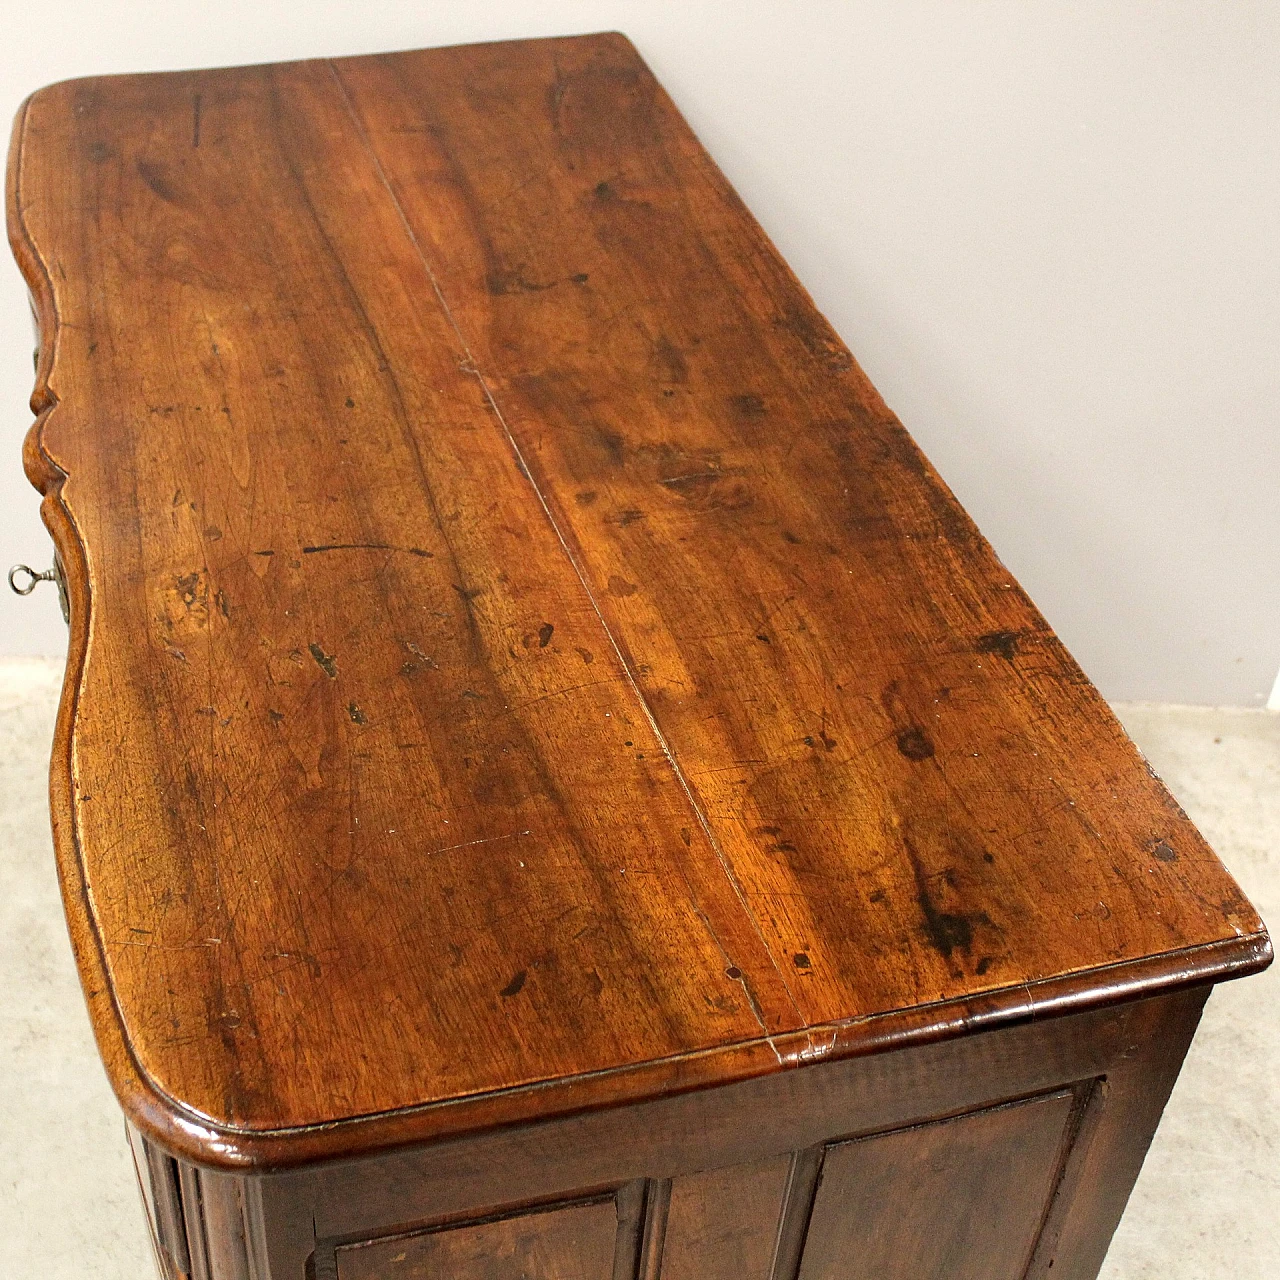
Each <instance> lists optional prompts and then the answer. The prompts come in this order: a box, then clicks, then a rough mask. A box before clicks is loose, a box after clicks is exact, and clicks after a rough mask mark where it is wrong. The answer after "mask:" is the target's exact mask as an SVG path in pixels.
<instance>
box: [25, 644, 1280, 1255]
mask: <svg viewBox="0 0 1280 1280" xmlns="http://www.w3.org/2000/svg"><path fill="white" fill-rule="evenodd" d="M60 678H61V664H60V663H48V662H37V661H24V660H0V796H2V797H3V805H0V859H2V860H0V1082H2V1083H3V1088H2V1089H0V1179H2V1182H3V1188H4V1190H3V1194H2V1195H0V1277H4V1278H5V1280H73V1277H74V1280H83V1277H85V1276H93V1277H96V1280H144V1278H146V1277H149V1276H151V1274H152V1271H151V1268H152V1263H151V1257H150V1245H149V1243H148V1240H147V1235H146V1231H145V1228H144V1226H143V1219H142V1214H141V1210H140V1208H139V1204H138V1196H137V1190H136V1186H135V1182H134V1174H133V1169H132V1166H131V1164H130V1161H129V1157H128V1154H127V1149H126V1146H125V1141H124V1133H123V1128H122V1122H121V1119H120V1115H119V1112H118V1111H117V1109H116V1105H115V1101H114V1099H113V1098H112V1096H111V1091H110V1089H109V1088H108V1087H107V1083H106V1079H105V1077H104V1075H103V1072H102V1068H101V1066H100V1065H99V1063H98V1058H97V1055H96V1052H95V1050H94V1046H93V1040H92V1037H91V1035H90V1032H89V1024H88V1019H87V1017H86V1015H85V1011H84V1005H83V1003H82V1002H81V999H80V991H79V987H78V985H77V982H76V978H75V970H74V966H73V963H72V959H71V950H70V946H69V944H68V942H67V936H66V932H65V929H64V928H63V924H62V912H61V904H60V902H59V899H58V889H57V883H56V880H55V877H54V867H53V855H52V851H51V849H50V843H49V825H48V815H47V811H46V807H45V806H46V796H45V776H46V770H47V761H48V754H49V739H50V735H51V732H52V724H53V714H54V707H55V703H56V700H57V696H58V689H59V683H60ZM1117 711H1118V712H1119V715H1120V718H1121V719H1122V720H1123V721H1124V724H1125V726H1126V728H1128V730H1129V732H1130V733H1131V734H1132V736H1133V737H1134V739H1135V740H1136V741H1137V742H1138V743H1139V744H1140V745H1141V746H1142V748H1143V750H1144V751H1145V752H1146V753H1147V755H1148V757H1149V758H1150V760H1151V761H1152V763H1153V764H1154V766H1155V767H1156V769H1157V770H1158V771H1159V773H1160V774H1161V775H1162V776H1163V777H1164V778H1165V780H1166V781H1167V782H1168V784H1169V786H1170V787H1171V788H1172V790H1173V792H1174V794H1175V795H1176V796H1177V797H1178V799H1179V800H1180V801H1181V802H1182V803H1183V805H1184V806H1185V807H1186V809H1187V811H1188V812H1189V813H1190V814H1191V816H1192V818H1193V819H1194V820H1195V821H1196V822H1197V823H1198V824H1199V825H1200V827H1201V829H1202V830H1203V831H1204V833H1205V835H1206V836H1207V837H1208V838H1209V840H1210V842H1211V843H1212V844H1213V845H1214V847H1215V848H1216V849H1217V850H1218V852H1219V853H1220V854H1221V855H1222V857H1223V859H1224V860H1225V861H1226V863H1227V865H1228V866H1229V867H1230V868H1231V870H1232V872H1234V874H1235V875H1236V877H1237V879H1238V880H1239V881H1240V883H1241V885H1242V886H1243V887H1244V889H1245V892H1246V893H1248V895H1249V896H1250V898H1252V900H1253V902H1254V904H1255V905H1256V906H1257V907H1258V909H1259V911H1261V913H1262V915H1263V917H1264V918H1266V919H1268V920H1269V921H1270V922H1271V924H1272V925H1273V926H1274V927H1276V928H1277V929H1278V930H1280V714H1275V713H1268V712H1262V711H1236V710H1212V709H1207V708H1193V707H1166V706H1142V705H1128V706H1120V707H1118V708H1117ZM1278 1062H1280V965H1277V966H1276V967H1275V968H1273V969H1271V970H1269V971H1268V972H1267V973H1265V974H1263V975H1262V976H1261V977H1257V978H1251V979H1248V980H1247V981H1244V982H1238V983H1229V984H1227V985H1226V986H1224V987H1221V988H1219V989H1218V991H1217V992H1216V993H1215V994H1214V995H1213V997H1212V999H1211V1000H1210V1001H1209V1006H1208V1008H1207V1009H1206V1011H1205V1016H1204V1020H1203V1022H1202V1023H1201V1026H1200V1031H1199V1033H1198V1034H1197V1036H1196V1040H1195V1043H1194V1044H1193V1045H1192V1048H1191V1053H1190V1055H1189V1057H1188V1059H1187V1063H1186V1066H1185V1068H1184V1069H1183V1073H1182V1076H1181V1078H1180V1080H1179V1081H1178V1085H1177V1088H1176V1089H1175V1091H1174V1094H1173V1099H1172V1101H1171V1102H1170V1104H1169V1109H1168V1111H1167V1112H1166V1114H1165V1118H1164V1121H1163V1123H1162V1124H1161V1126H1160V1131H1159V1133H1158V1134H1157V1135H1156V1140H1155V1144H1154V1145H1153V1147H1152V1149H1151V1153H1150V1155H1149V1156H1148V1158H1147V1163H1146V1167H1145V1168H1144V1169H1143V1172H1142V1177H1141V1178H1140V1180H1139V1182H1138V1186H1137V1189H1136V1190H1135V1192H1134V1195H1133V1199H1132V1200H1131V1202H1130V1205H1129V1209H1128V1212H1127V1214H1126V1215H1125V1219H1124V1221H1123V1223H1122V1224H1121V1226H1120V1230H1119V1232H1118V1233H1117V1235H1116V1238H1115V1241H1114V1243H1113V1244H1112V1247H1111V1253H1110V1256H1109V1257H1108V1259H1107V1263H1106V1266H1105V1267H1104V1269H1103V1273H1102V1274H1103V1277H1104V1278H1105V1280H1157V1278H1158V1280H1216V1278H1217V1277H1222V1280H1236V1277H1240V1276H1247V1277H1248V1278H1249V1280H1274V1278H1276V1277H1280V1067H1278V1066H1277V1063H1278Z"/></svg>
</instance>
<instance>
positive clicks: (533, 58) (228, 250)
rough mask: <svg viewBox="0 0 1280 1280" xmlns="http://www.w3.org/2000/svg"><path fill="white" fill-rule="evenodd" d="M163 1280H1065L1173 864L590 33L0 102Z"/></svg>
mask: <svg viewBox="0 0 1280 1280" xmlns="http://www.w3.org/2000/svg"><path fill="white" fill-rule="evenodd" d="M8 219H9V229H10V236H11V240H12V243H13V247H14V250H15V252H16V254H17V257H18V260H19V262H20V264H21V266H22V269H23V271H24V273H25V275H26V278H27V281H28V283H29V285H30V287H31V291H32V294H33V297H34V300H35V305H36V308H37V312H38V321H39V328H40V333H41V346H40V354H39V364H38V369H37V380H36V381H37V385H36V391H35V395H34V398H33V407H34V409H35V411H36V413H37V415H38V416H37V421H36V424H35V426H34V427H33V429H32V431H31V433H30V435H29V437H28V443H27V449H26V465H27V469H28V473H29V475H30V477H31V479H32V482H33V483H34V484H35V485H36V486H37V487H38V488H39V489H40V490H41V491H42V492H43V493H44V495H45V496H44V506H43V511H44V515H45V519H46V522H47V523H48V525H49V528H50V530H51V532H52V534H53V537H54V541H55V543H56V546H57V549H58V552H59V555H60V557H61V560H62V562H63V563H64V564H65V572H66V579H67V590H68V596H69V600H70V610H71V619H70V621H71V651H70V652H71V656H70V659H69V667H68V678H67V683H66V691H65V694H64V699H63V704H62V710H61V718H60V722H59V729H58V736H57V741H56V747H55V754H54V760H53V783H52V786H53V806H52V807H53V818H54V826H55V837H56V847H57V852H58V857H59V860H60V870H61V876H62V882H63V887H64V894H65V900H66V907H67V915H68V920H69V924H70V928H71V932H72V936H73V939H74V942H75V947H76V954H77V958H78V962H79V966H80V972H81V977H82V980H83V983H84V988H85V992H86V996H87V999H88V1002H89V1007H90V1011H91V1015H92V1018H93V1022H94V1026H95V1030H96V1034H97V1037H98V1043H99V1045H100V1048H101V1051H102V1055H103V1058H104V1060H105V1062H106V1065H107V1069H108V1072H109V1074H110V1077H111V1079H112V1082H113V1084H114V1087H115V1089H116V1091H117V1094H118V1095H119V1098H120V1102H121V1105H122V1106H123V1108H124V1111H125V1114H126V1116H127V1118H128V1121H129V1124H130V1126H131V1132H132V1135H133V1139H134V1146H135V1152H136V1155H137V1157H138V1165H139V1170H140V1173H141V1175H142V1183H143V1189H144V1195H145V1198H146V1200H147V1205H148V1210H149V1213H150V1216H151V1220H152V1224H153V1227H154V1231H155V1237H156V1241H157V1250H158V1256H159V1258H160V1261H161V1267H162V1270H163V1271H164V1273H165V1275H167V1276H169V1277H176V1276H179V1275H181V1276H192V1277H198V1278H199V1280H210V1278H212V1280H250V1278H252V1280H268V1278H269V1280H303V1277H315V1278H317V1280H324V1278H326V1277H328V1278H330V1280H332V1278H333V1277H341V1280H375V1278H376V1280H393V1278H394V1277H433V1278H435V1277H450V1278H457V1280H482V1278H484V1280H499V1278H500V1280H659V1278H661V1280H719V1278H723V1280H796V1277H801V1278H803V1280H825V1278H826V1277H831V1278H833V1280H834V1278H835V1277H857V1278H858V1280H863V1278H865V1280H873V1278H874V1280H886V1278H890V1277H903V1278H904V1280H906V1278H910V1280H934V1278H936V1280H968V1278H972V1280H1021V1278H1022V1277H1024V1276H1038V1277H1044V1276H1048V1275H1049V1274H1050V1269H1052V1271H1051V1274H1052V1276H1053V1277H1054V1280H1079V1278H1083V1277H1090V1276H1093V1275H1094V1274H1095V1273H1096V1271H1097V1269H1098V1266H1099V1264H1100V1262H1101V1259H1102V1256H1103V1253H1104V1252H1105V1249H1106V1246H1107V1242H1108V1240H1109V1239H1110V1235H1111V1232H1112V1230H1113V1228H1114V1226H1115V1224H1116V1222H1117V1220H1118V1218H1119V1216H1120V1213H1121V1211H1122V1209H1123V1206H1124V1202H1125V1199H1126V1197H1127V1195H1128V1192H1129V1189H1130V1187H1131V1186H1132V1183H1133V1180H1134V1178H1135V1177H1136V1176H1137V1172H1138V1169H1139V1166H1140V1164H1141V1161H1142V1157H1143V1154H1144V1152H1145V1150H1146V1147H1147V1144H1148V1142H1149V1141H1150V1138H1151V1135H1152V1133H1153V1131H1154V1128H1155V1125H1156V1123H1157V1120H1158V1118H1159V1115H1160V1112H1161V1109H1162V1107H1163V1105H1164V1102H1165V1099H1166V1098H1167V1096H1168V1092H1169V1090H1170V1088H1171V1087H1172V1084H1173V1081H1174V1078H1175V1076H1176V1074H1177V1071H1178V1068H1179V1065H1180V1063H1181V1060H1182V1056H1183V1054H1184V1052H1185V1050H1186V1047H1187V1045H1188V1043H1189V1040H1190V1037H1191V1035H1192V1033H1193V1030H1194V1027H1195V1024H1196V1020H1197V1017H1198V1014H1199V1011H1200V1008H1201V1006H1202V1004H1203V1002H1204V999H1205V997H1206V995H1207V994H1208V991H1209V989H1210V986H1211V985H1212V984H1213V983H1215V982H1217V981H1220V980H1222V979H1225V978H1229V977H1233V976H1236V975H1240V974H1244V973H1248V972H1252V971H1254V970H1257V969H1260V968H1262V967H1264V966H1265V965H1266V964H1267V963H1268V961H1269V960H1270V956H1271V951H1270V944H1269V942H1268V939H1267V935H1266V932H1265V930H1264V928H1263V926H1262V923H1261V922H1260V921H1259V919H1258V918H1257V916H1256V914H1255V913H1254V912H1253V910H1252V909H1251V907H1250V906H1249V904H1248V903H1247V902H1246V901H1245V900H1244V898H1243V897H1242V895H1241V894H1240V892H1239V890H1238V889H1237V887H1236V885H1235V884H1234V883H1233V881H1232V880H1231V878H1230V876H1229V875H1228V874H1227V873H1226V872H1225V871H1224V869H1223V868H1222V866H1221V865H1220V864H1219V863H1218V861H1217V860H1216V858H1215V857H1214V855H1213V854H1212V852H1211V851H1210V850H1209V849H1208V848H1207V847H1206V845H1205V844H1204V842H1203V840H1202V839H1201V838H1200V836H1199V835H1198V834H1197V832H1196V831H1195V830H1194V828H1193V827H1192V826H1191V825H1190V823H1189V822H1188V821H1187V819H1186V817H1185V815H1184V814H1183V813H1182V812H1181V811H1180V810H1179V809H1178V807H1177V805H1176V804H1175V803H1174V802H1173V801H1172V799H1171V798H1170V797H1169V795H1168V794H1167V792H1166V791H1165V790H1164V788H1163V787H1162V785H1161V784H1160V782H1159V781H1158V780H1157V779H1156V778H1155V777H1154V776H1153V775H1152V774H1151V772H1150V771H1149V770H1148V768H1147V767H1146V765H1145V764H1144V762H1143V761H1142V759H1141V758H1140V757H1139V755H1138V753H1137V752H1136V751H1135V750H1134V748H1133V747H1132V745H1131V744H1130V743H1129V742H1128V741H1127V739H1126V738H1125V736H1124V734H1123V732H1122V731H1121V730H1120V728H1119V726H1118V725H1117V724H1116V722H1115V720H1114V719H1113V718H1112V716H1111V715H1110V713H1109V711H1108V710H1107V708H1106V706H1105V705H1104V704H1103V703H1102V701H1101V700H1100V698H1099V697H1098V695H1097V693H1096V692H1095V691H1094V689H1093V688H1092V686H1091V685H1090V684H1089V683H1088V681H1087V680H1086V679H1085V677H1084V676H1083V675H1082V674H1081V672H1080V671H1079V669H1078V668H1077V667H1076V665H1075V664H1074V662H1073V661H1072V660H1071V658H1070V656H1069V655H1068V654H1067V653H1066V651H1065V650H1064V649H1063V647H1062V645H1061V644H1060V642H1059V641H1058V640H1057V638H1056V637H1055V636H1054V634H1053V632H1052V631H1051V630H1050V629H1049V628H1048V626H1047V625H1046V624H1045V622H1044V620H1043V619H1042V618H1041V617H1040V615H1039V614H1038V613H1037V611H1036V610H1035V608H1034V607H1033V605H1032V604H1031V603H1030V601H1029V600H1028V599H1027V597H1026V596H1025V595H1024V594H1023V593H1022V591H1021V590H1020V589H1019V587H1018V585H1017V584H1016V583H1015V582H1014V581H1013V579H1012V578H1011V576H1010V575H1009V573H1008V572H1007V570H1005V568H1004V567H1003V566H1002V565H1001V563H1000V561H999V560H998V559H997V558H996V556H995V555H994V553H993V552H992V550H991V548H990V547H989V546H988V544H987V543H986V542H985V541H984V540H983V538H982V537H981V535H980V534H979V533H978V531H977V529H976V528H975V527H974V525H973V524H972V522H971V521H970V520H969V519H968V517H967V516H966V515H965V513H964V512H963V511H962V510H961V508H960V507H959V506H958V504H957V503H956V501H955V499H954V498H953V497H952V496H951V494H950V493H949V492H948V491H947V489H946V488H945V487H944V485H943V484H942V482H941V481H940V480H939V478H938V477H937V475H936V474H935V473H934V471H933V470H932V468H931V467H930V466H929V464H928V462H927V461H926V460H925V459H924V458H923V457H922V455H921V454H920V452H919V451H918V450H917V448H916V447H915V445H914V444H913V443H912V441H911V440H910V438H909V437H908V436H907V434H906V433H905V432H904V430H903V429H902V427H901V426H900V425H899V423H898V422H897V421H896V419H895V418H894V417H893V416H892V414H891V413H890V412H889V411H888V410H887V409H886V408H885V406H884V404H883V402H882V401H881V400H880V398H879V397H878V395H877V394H876V392H875V390H874V389H873V388H872V387H871V385H870V384H869V383H868V381H867V380H866V378H865V376H864V375H863V373H862V372H861V370H860V369H859V368H858V366H857V364H856V363H855V362H854V360H853V358H852V357H851V356H850V354H849V352H848V351H847V350H846V349H845V347H844V346H843V345H842V343H841V342H840V340H839V338H838V337H837V336H836V335H835V334H834V333H833V332H832V331H831V329H830V327H829V326H828V325H827V324H826V322H825V321H824V320H823V318H822V317H821V316H820V315H819V314H818V313H817V311H816V310H815V308H814V306H813V304H812V302H811V300H810V299H809V297H808V295H807V294H806V293H805V291H804V290H803V288H802V287H801V286H800V285H799V284H798V283H797V281H796V280H795V278H794V277H793V276H792V275H791V273H790V272H789V270H788V269H787V267H786V265H785V264H784V263H783V262H782V261H781V259H780V258H779V256H778V254H777V252H776V250H775V249H774V248H773V247H772V246H771V244H770V243H769V241H768V240H767V238H766V237H765V236H764V234H763V233H762V232H761V230H760V228H759V227H758V226H757V225H756V224H755V222H754V221H753V220H752V219H751V217H750V215H749V214H748V213H747V211H746V210H745V209H744V208H743V206H742V204H741V202H740V201H739V200H738V198H737V197H736V196H735V194H734V192H733V191H732V189H731V188H730V187H729V185H728V184H727V183H726V181H725V180H724V178H723V176H722V175H721V174H720V173H719V171H718V170H717V169H716V168H715V166H714V165H713V164H712V162H711V161H710V159H709V158H708V157H707V155H706V154H705V153H704V152H703V150H702V149H701V148H700V146H699V145H698V143H697V141H696V139H695V138H694V137H693V135H692V134H691V133H690V131H689V129H688V127H687V126H686V125H685V124H684V122H683V121H682V120H681V118H680V117H679V115H678V114H677V112H676V111H675V109H674V107H673V106H672V104H671V103H670V101H669V100H668V99H667V97H666V96H665V94H664V93H663V92H662V90H661V88H660V87H659V86H658V85H657V84H656V82H655V81H654V79H653V77H652V76H651V75H650V73H649V72H648V70H647V69H646V68H645V66H644V64H643V63H642V62H641V61H640V59H639V58H638V56H637V55H636V53H635V51H634V50H633V49H632V48H631V46H630V45H629V44H628V43H627V41H626V40H625V39H623V38H622V37H620V36H616V35H602V36H591V37H581V38H574V39H565V40H541V41H528V42H518V43H511V44H499V45H489V46H476V47H470V48H458V49H445V50H434V51H426V52H416V53H401V54H394V55H388V56H385V57H363V58H352V59H342V60H337V61H332V62H304V63H296V64H287V65H277V66H267V67H253V68H244V69H237V70H222V71H208V72H190V73H186V72H184V73H174V74H168V75H160V76H128V77H116V78H103V79H91V80H83V81H77V82H72V83H68V84H62V85H57V86H54V87H52V88H49V89H45V90H42V91H41V92H40V93H38V94H36V95H35V96H34V97H33V98H32V99H30V100H29V102H28V103H27V104H26V106H25V107H24V109H23V111H22V113H21V115H20V117H19V119H18V122H17V125H16V128H15V134H14V141H13V145H12V148H11V152H10V164H9V181H8Z"/></svg>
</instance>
